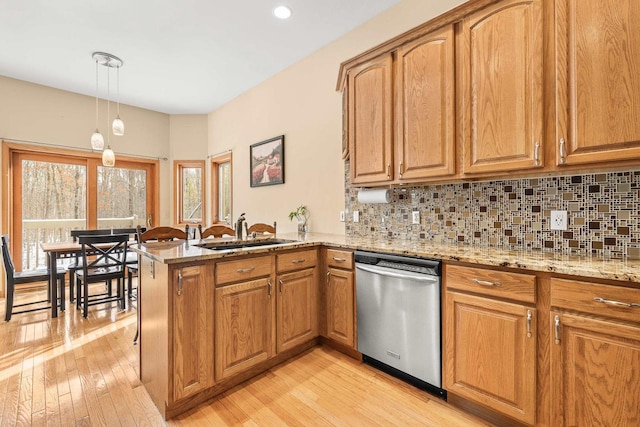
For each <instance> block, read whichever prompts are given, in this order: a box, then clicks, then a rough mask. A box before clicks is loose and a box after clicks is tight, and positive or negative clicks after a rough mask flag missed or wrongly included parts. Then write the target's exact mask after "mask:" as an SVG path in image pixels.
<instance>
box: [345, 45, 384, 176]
mask: <svg viewBox="0 0 640 427" xmlns="http://www.w3.org/2000/svg"><path fill="white" fill-rule="evenodd" d="M392 65H393V62H392V58H391V53H387V54H384V55H382V56H380V57H378V58H376V59H374V60H372V61H368V62H365V63H363V64H362V65H359V66H357V67H354V68H352V69H350V70H349V78H348V83H347V86H348V91H349V96H348V104H349V106H348V115H347V123H348V126H349V156H350V158H351V183H352V184H366V183H375V182H385V181H391V179H392V177H393V170H392V168H393V153H392V143H393V141H392V138H393V135H392V129H393V118H392V113H393V112H392V105H393V86H392V85H393V77H392V71H393V70H392Z"/></svg>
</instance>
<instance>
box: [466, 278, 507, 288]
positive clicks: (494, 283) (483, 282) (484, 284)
mask: <svg viewBox="0 0 640 427" xmlns="http://www.w3.org/2000/svg"><path fill="white" fill-rule="evenodd" d="M471 281H472V282H473V283H476V284H478V285H483V286H496V287H498V286H502V284H501V283H500V282H489V281H487V280H480V279H471Z"/></svg>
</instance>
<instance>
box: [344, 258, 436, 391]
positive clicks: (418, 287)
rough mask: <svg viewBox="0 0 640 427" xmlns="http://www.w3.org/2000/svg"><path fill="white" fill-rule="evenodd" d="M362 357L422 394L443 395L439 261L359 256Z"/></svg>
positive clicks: (357, 285) (357, 301)
mask: <svg viewBox="0 0 640 427" xmlns="http://www.w3.org/2000/svg"><path fill="white" fill-rule="evenodd" d="M355 262H356V308H357V319H358V329H357V331H358V351H359V352H360V353H362V355H363V360H364V361H365V362H367V363H369V364H371V365H374V366H376V367H378V368H380V369H383V370H385V371H387V372H390V373H392V374H394V375H396V376H399V377H401V378H403V379H404V380H406V381H409V382H411V383H413V384H415V385H417V386H419V387H421V388H424V389H426V390H429V391H431V392H433V393H436V394H438V395H440V396H442V397H446V392H445V391H444V390H442V356H441V353H442V348H441V346H442V344H441V322H440V286H441V283H440V276H441V263H440V261H438V260H431V259H424V258H415V257H405V256H398V255H390V254H381V253H375V252H364V251H356V253H355Z"/></svg>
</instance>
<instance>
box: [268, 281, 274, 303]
mask: <svg viewBox="0 0 640 427" xmlns="http://www.w3.org/2000/svg"><path fill="white" fill-rule="evenodd" d="M267 286H268V287H269V293H268V294H267V295H268V297H269V298H271V290H272V289H273V283H271V279H269V280H267Z"/></svg>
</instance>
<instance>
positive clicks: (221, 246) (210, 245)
mask: <svg viewBox="0 0 640 427" xmlns="http://www.w3.org/2000/svg"><path fill="white" fill-rule="evenodd" d="M295 242H297V240H287V239H265V240H242V241H229V242H220V241H213V242H206V241H205V242H202V243H198V244H196V245H195V246H200V247H202V248H206V249H211V250H213V251H224V250H230V249H244V248H253V247H258V246H273V245H282V244H285V243H295Z"/></svg>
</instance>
